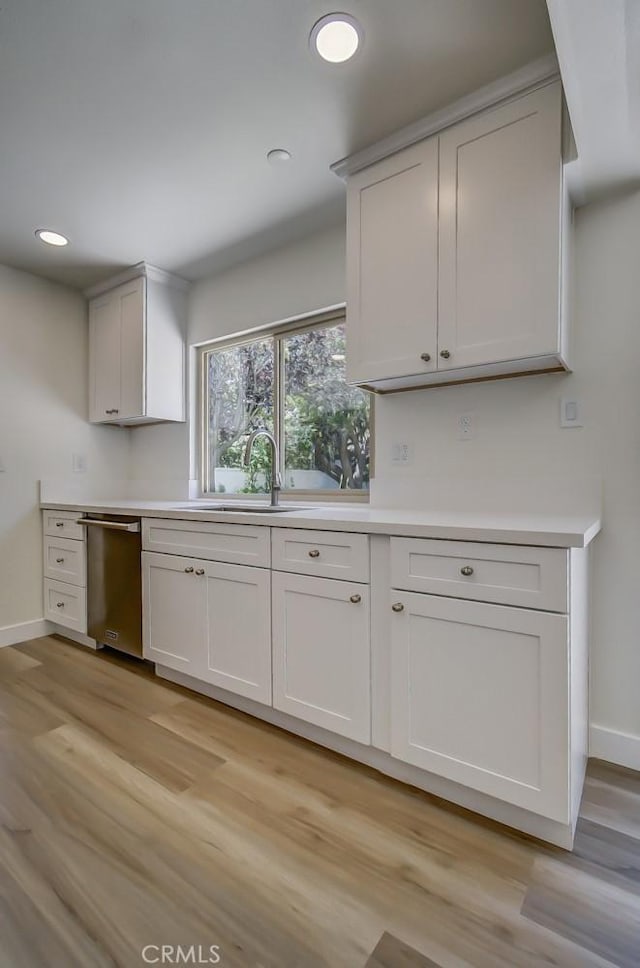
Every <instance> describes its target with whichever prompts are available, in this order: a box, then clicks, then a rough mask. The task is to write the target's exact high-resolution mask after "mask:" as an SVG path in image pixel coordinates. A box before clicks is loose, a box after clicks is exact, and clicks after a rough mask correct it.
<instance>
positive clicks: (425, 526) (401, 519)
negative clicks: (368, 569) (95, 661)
mask: <svg viewBox="0 0 640 968" xmlns="http://www.w3.org/2000/svg"><path fill="white" fill-rule="evenodd" d="M214 503H232V502H230V501H229V500H227V501H226V502H224V501H223V499H222V498H221V499H219V500H216V499H210V500H200V501H147V500H117V501H116V500H111V501H106V500H105V501H101V500H96V501H83V502H78V501H74V502H72V503H56V502H52V501H43V502H42V505H41V506H42V508H47V509H52V510H58V511H78V512H80V513H82V514H91V513H93V514H101V513H103V514H131V515H135V516H137V517H147V518H174V519H180V520H188V521H194V520H197V521H214V522H224V521H227V522H230V523H233V524H251V525H263V526H265V527H273V528H285V527H286V528H310V529H317V530H325V531H330V530H339V531H355V532H360V533H365V534H393V535H399V536H401V537H417V538H444V539H449V540H452V541H492V542H498V543H500V544H518V545H543V546H545V547H554V548H584V547H586V546H587V545H588V544H589V543H590V542H591V541H592V540H593V539H594V538H595V536H596V535H597V534H598V532H599V531H600V528H601V521H600V519H599V518H598V517H595V516H580V515H576V516H570V515H566V514H562V515H557V516H555V515H548V514H521V513H509V512H474V511H441V510H439V511H424V510H395V509H392V508H389V509H386V508H382V507H370V506H369V505H363V504H347V503H344V504H338V503H331V504H329V503H327V504H317V505H314V506H313V508H312V509H310V510H300V511H285V512H282V513H272V514H260V513H250V512H238V511H235V512H234V511H213V510H209V511H204V510H200V508H201V507H202V506H203V505H210V504H214ZM246 503H249V502H246ZM287 506H289V503H288V502H287Z"/></svg>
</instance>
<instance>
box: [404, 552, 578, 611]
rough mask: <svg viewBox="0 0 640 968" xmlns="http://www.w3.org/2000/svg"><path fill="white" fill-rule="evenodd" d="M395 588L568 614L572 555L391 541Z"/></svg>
mask: <svg viewBox="0 0 640 968" xmlns="http://www.w3.org/2000/svg"><path fill="white" fill-rule="evenodd" d="M391 584H392V586H393V587H394V588H400V589H403V590H405V589H406V590H407V591H415V592H427V593H428V594H431V595H448V596H451V597H453V598H467V599H470V600H472V601H481V602H495V603H497V604H500V605H517V606H521V607H524V608H537V609H541V610H543V611H549V612H566V611H567V585H568V562H567V552H566V551H564V550H563V549H560V548H530V547H519V546H515V545H514V546H511V545H495V544H479V543H476V542H466V541H439V540H431V539H423V538H392V539H391Z"/></svg>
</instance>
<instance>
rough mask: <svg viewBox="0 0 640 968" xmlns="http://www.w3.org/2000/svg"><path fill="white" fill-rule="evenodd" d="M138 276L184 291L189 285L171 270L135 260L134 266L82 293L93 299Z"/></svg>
mask: <svg viewBox="0 0 640 968" xmlns="http://www.w3.org/2000/svg"><path fill="white" fill-rule="evenodd" d="M140 277H144V278H146V279H151V280H152V281H153V282H161V283H163V284H164V285H165V286H173V287H174V288H175V289H182V290H183V291H185V292H186V290H187V289H189V286H190V285H191V283H190V282H189V281H188V280H187V279H183V278H182V277H181V276H175V275H174V274H173V273H172V272H166V270H165V269H159V268H158V267H157V266H152V265H149V263H148V262H136V264H135V265H134V266H129V268H128V269H123V270H122V272H119V273H118V274H117V275H115V276H110V277H109V279H105V280H104V281H103V282H97V283H96V284H95V285H94V286H90V287H89V288H88V289H85V290H84V295H85V296H86V298H87V299H93V298H95V296H101V295H102V294H103V293H104V292H109V290H111V289H115V288H116V286H121V285H122V284H123V283H125V282H131V281H132V280H133V279H139V278H140Z"/></svg>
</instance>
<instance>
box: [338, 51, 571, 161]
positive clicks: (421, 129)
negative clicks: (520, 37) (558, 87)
mask: <svg viewBox="0 0 640 968" xmlns="http://www.w3.org/2000/svg"><path fill="white" fill-rule="evenodd" d="M559 77H560V73H559V69H558V61H557V58H556V55H555V54H548V55H547V56H546V57H541V58H539V59H538V60H535V61H532V62H531V63H530V64H527V65H525V67H521V68H520V69H519V70H517V71H514V72H513V73H512V74H507V75H505V76H504V77H501V78H499V79H498V80H497V81H492V82H491V84H486V85H485V86H484V87H481V88H478V90H477V91H473V93H472V94H467V95H465V96H464V97H462V98H460V99H459V100H458V101H454V102H453V103H452V104H449V105H447V107H445V108H441V109H440V110H438V111H434V112H433V113H432V114H428V115H427V116H426V117H425V118H422V119H421V120H420V121H415V122H414V123H413V124H409V125H407V126H406V127H404V128H400V130H399V131H395V132H394V133H393V134H391V135H389V136H388V137H387V138H383V139H382V140H381V141H376V143H375V144H372V145H370V146H369V147H368V148H363V149H362V151H356V152H355V153H354V154H352V155H348V156H347V157H346V158H342V159H341V160H340V161H336V162H335V163H334V164H333V165H331V171H333V172H334V173H335V174H336V175H338V176H339V177H340V178H346V177H347V176H348V175H353V174H354V173H355V172H357V171H361V170H362V169H363V168H367V167H368V166H369V165H372V164H374V163H375V162H376V161H382V159H383V158H388V157H389V155H393V154H395V153H396V151H401V150H402V149H403V148H409V147H410V146H411V145H414V144H416V143H417V142H418V141H423V140H424V139H425V138H429V137H431V135H434V134H438V132H440V131H443V130H444V129H445V128H448V127H450V126H451V125H452V124H457V123H458V122H459V121H464V120H465V119H466V118H469V117H471V116H472V115H474V114H478V113H479V112H480V111H484V110H486V109H487V108H492V107H495V106H496V105H498V104H502V103H504V102H506V101H510V100H513V99H514V98H516V97H521V96H522V95H523V94H528V93H529V92H530V91H534V90H536V89H537V88H540V87H544V86H545V85H546V84H550V83H552V82H553V81H555V80H557V79H558V78H559Z"/></svg>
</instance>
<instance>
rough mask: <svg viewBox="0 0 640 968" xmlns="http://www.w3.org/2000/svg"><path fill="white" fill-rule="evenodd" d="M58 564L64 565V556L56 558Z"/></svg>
mask: <svg viewBox="0 0 640 968" xmlns="http://www.w3.org/2000/svg"><path fill="white" fill-rule="evenodd" d="M56 565H64V558H56Z"/></svg>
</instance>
